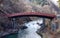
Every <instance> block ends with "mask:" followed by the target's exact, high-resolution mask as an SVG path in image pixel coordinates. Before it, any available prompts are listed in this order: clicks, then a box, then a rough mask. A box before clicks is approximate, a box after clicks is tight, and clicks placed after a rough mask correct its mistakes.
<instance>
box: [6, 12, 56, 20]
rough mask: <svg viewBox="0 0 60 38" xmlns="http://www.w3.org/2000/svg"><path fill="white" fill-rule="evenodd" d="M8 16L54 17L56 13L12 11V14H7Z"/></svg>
mask: <svg viewBox="0 0 60 38" xmlns="http://www.w3.org/2000/svg"><path fill="white" fill-rule="evenodd" d="M7 15H8V17H9V18H11V17H15V18H16V17H20V16H39V17H44V18H50V19H52V18H55V17H56V15H54V14H48V13H40V12H24V13H13V14H7Z"/></svg>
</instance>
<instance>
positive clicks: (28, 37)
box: [18, 20, 42, 38]
mask: <svg viewBox="0 0 60 38" xmlns="http://www.w3.org/2000/svg"><path fill="white" fill-rule="evenodd" d="M37 22H38V23H40V24H41V23H42V20H37V21H31V22H29V23H26V24H25V25H26V26H27V27H28V28H27V29H24V30H20V31H19V34H18V38H41V37H40V35H38V34H37V33H36V31H37V29H39V28H40V26H38V25H37V24H36V23H37Z"/></svg>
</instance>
